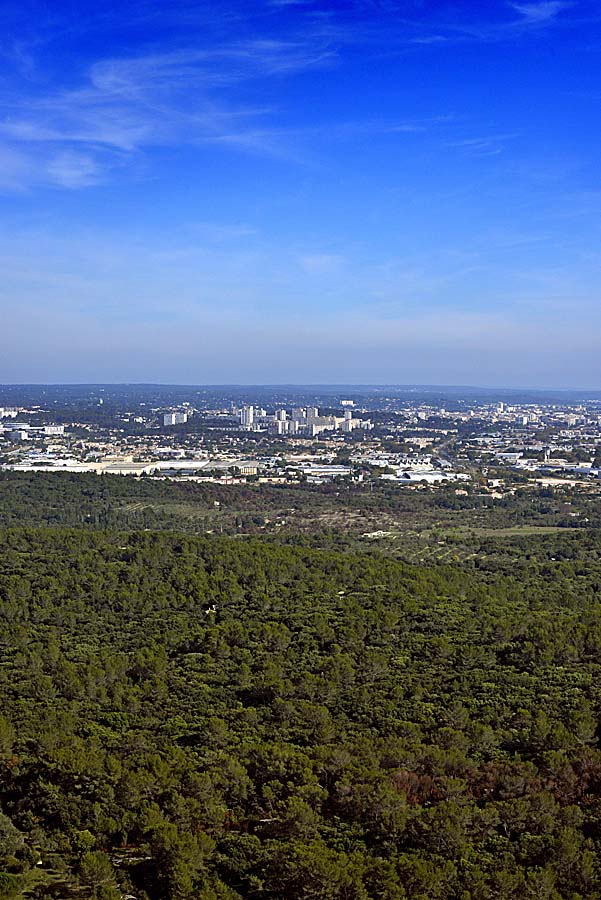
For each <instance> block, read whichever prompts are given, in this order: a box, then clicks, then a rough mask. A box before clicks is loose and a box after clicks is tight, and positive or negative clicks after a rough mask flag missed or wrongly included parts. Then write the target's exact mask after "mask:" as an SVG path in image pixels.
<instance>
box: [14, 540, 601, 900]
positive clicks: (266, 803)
mask: <svg viewBox="0 0 601 900" xmlns="http://www.w3.org/2000/svg"><path fill="white" fill-rule="evenodd" d="M587 540H588V546H587V553H586V555H580V557H579V558H572V559H571V560H570V558H569V557H570V553H564V554H563V558H562V559H552V558H549V559H548V560H547V561H545V562H544V563H536V564H533V565H527V564H524V565H521V566H520V568H519V570H518V571H517V572H516V574H515V576H514V575H512V574H511V573H510V570H507V567H505V568H506V570H505V571H503V572H495V571H493V570H492V569H491V568H489V569H485V568H483V569H481V570H479V571H478V570H473V571H469V570H468V569H466V568H464V569H460V568H453V567H449V566H446V567H442V566H433V567H431V568H424V567H419V568H418V567H412V566H409V565H406V564H403V563H400V562H398V561H395V560H392V559H390V558H385V557H384V556H379V555H377V554H373V553H372V554H369V555H368V554H362V553H354V552H349V551H344V552H335V551H325V550H317V549H308V548H303V547H293V546H283V545H276V544H272V545H269V544H266V543H264V542H259V541H257V540H256V539H242V538H226V537H224V538H217V537H205V538H200V537H194V536H185V535H175V534H168V533H127V534H118V533H108V532H103V531H99V530H87V531H82V530H63V529H59V528H56V529H31V530H27V529H14V530H5V531H4V532H2V533H1V535H0V598H1V604H0V648H1V650H2V655H1V657H0V662H1V665H0V698H1V706H2V714H3V715H2V719H1V720H0V806H1V809H2V814H1V815H0V853H1V855H2V868H3V872H4V874H0V896H5V897H8V896H11V895H13V896H17V895H19V894H20V893H21V892H22V891H27V892H29V896H37V897H45V896H55V897H57V898H59V897H67V896H69V895H70V892H71V893H73V896H75V895H78V896H82V895H83V896H89V895H93V896H97V897H101V898H104V900H113V898H117V897H119V896H122V895H123V894H124V893H125V894H131V895H133V896H134V897H136V898H144V897H145V896H148V897H149V898H151V900H155V898H156V900H159V898H180V900H188V898H190V900H192V898H207V900H209V898H232V900H233V898H244V900H247V898H248V900H250V898H256V900H280V898H288V897H289V898H292V900H294V898H299V900H301V898H302V900H309V898H315V900H318V898H326V900H327V898H336V900H350V898H353V900H355V898H356V900H369V898H382V900H384V898H386V900H402V898H415V900H418V898H453V900H472V898H473V900H485V898H518V900H521V898H524V900H526V898H549V900H553V898H571V900H577V898H585V897H587V898H594V897H599V896H600V894H601V870H600V867H599V861H598V860H599V851H600V850H601V752H600V750H599V747H598V738H599V716H600V705H601V683H600V680H599V676H600V674H601V607H600V605H599V591H600V588H601V563H600V561H599V544H598V542H596V540H595V538H594V536H590V535H589V537H588V539H587ZM518 556H519V554H518ZM574 556H575V555H574V554H572V557H574ZM508 571H509V574H508Z"/></svg>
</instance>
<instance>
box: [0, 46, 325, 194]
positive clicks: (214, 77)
mask: <svg viewBox="0 0 601 900" xmlns="http://www.w3.org/2000/svg"><path fill="white" fill-rule="evenodd" d="M333 60H334V54H333V53H332V52H331V51H330V50H328V49H327V48H325V47H323V46H317V45H316V44H314V43H311V42H306V43H303V42H300V41H292V40H291V41H280V40H254V41H250V42H237V43H234V44H231V45H229V46H223V47H213V48H210V49H206V50H189V49H187V50H186V49H184V50H182V49H178V50H169V51H165V52H155V53H150V54H146V55H138V56H135V57H123V58H111V59H104V60H100V61H98V62H96V63H94V64H93V65H92V66H91V67H90V68H89V70H88V72H87V73H86V75H85V77H84V78H83V79H82V82H81V84H80V85H79V86H78V87H76V88H68V89H63V90H48V91H47V92H37V93H36V92H35V91H34V90H32V89H31V86H30V85H25V86H24V87H23V90H22V93H21V94H16V95H14V96H11V97H10V98H8V99H5V100H4V102H3V103H0V109H1V110H2V111H3V115H2V118H0V141H2V142H3V144H4V151H3V152H4V153H5V155H6V156H7V157H8V156H10V158H11V159H12V161H13V162H12V164H11V166H10V167H9V170H10V174H9V176H8V177H4V178H1V177H0V184H2V185H3V186H4V187H10V186H12V185H13V184H14V185H17V184H19V183H20V184H21V186H23V187H26V186H31V185H32V184H40V183H45V182H46V183H51V184H55V185H58V186H61V187H72V188H75V187H83V186H86V185H89V184H93V183H95V182H96V181H97V180H99V179H101V178H102V177H103V174H104V173H106V172H107V171H110V170H111V169H113V168H115V167H119V166H122V165H123V163H124V161H125V158H126V157H128V156H129V157H130V158H135V154H136V153H137V152H138V151H142V150H144V149H146V148H149V147H153V146H155V147H156V146H161V145H169V144H194V143H197V144H200V143H221V144H227V145H230V146H234V147H240V148H242V149H246V150H250V151H253V152H265V153H284V152H285V147H284V143H285V142H284V141H283V140H282V138H283V137H284V134H283V129H282V127H281V126H279V127H278V126H277V124H275V123H274V119H275V118H276V115H277V112H278V111H277V110H273V109H270V108H268V107H265V106H264V105H262V104H261V105H259V106H255V105H253V104H252V102H250V101H249V100H248V99H247V98H245V99H244V100H243V99H241V98H240V97H239V94H238V91H237V88H238V86H240V85H241V84H243V83H244V84H245V85H248V83H249V82H250V83H252V82H253V81H265V80H273V79H276V78H281V77H284V76H288V75H291V74H294V73H296V72H299V71H303V70H307V69H309V68H313V67H316V66H324V65H329V64H331V63H332V62H333ZM19 174H20V177H21V181H20V182H19V177H18V176H19Z"/></svg>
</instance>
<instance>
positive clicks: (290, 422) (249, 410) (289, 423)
mask: <svg viewBox="0 0 601 900" xmlns="http://www.w3.org/2000/svg"><path fill="white" fill-rule="evenodd" d="M238 415H239V418H240V426H241V428H243V429H244V430H245V431H267V432H269V433H270V434H274V435H296V434H303V435H308V436H309V437H316V436H317V435H318V434H321V433H322V432H324V431H343V432H347V433H348V432H351V431H354V430H355V429H356V428H364V429H370V428H372V427H373V426H372V424H371V422H370V421H369V420H366V419H355V418H353V413H352V410H350V409H345V410H344V415H342V416H322V415H320V413H319V409H318V408H317V407H316V406H308V407H294V408H293V409H292V411H291V412H290V413H289V412H288V410H286V409H276V411H275V413H274V414H273V415H269V414H268V413H267V410H265V409H260V408H258V407H255V406H243V407H242V409H240V410H239V411H238Z"/></svg>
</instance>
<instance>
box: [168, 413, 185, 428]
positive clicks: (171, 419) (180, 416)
mask: <svg viewBox="0 0 601 900" xmlns="http://www.w3.org/2000/svg"><path fill="white" fill-rule="evenodd" d="M187 421H188V413H187V412H168V413H165V415H164V416H163V425H167V426H168V425H185V424H186V422H187Z"/></svg>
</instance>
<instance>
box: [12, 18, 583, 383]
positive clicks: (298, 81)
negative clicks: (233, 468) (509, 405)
mask: <svg viewBox="0 0 601 900" xmlns="http://www.w3.org/2000/svg"><path fill="white" fill-rule="evenodd" d="M0 106H1V110H0V205H1V210H2V215H1V216H0V238H1V242H0V263H1V267H2V268H1V271H2V277H1V278H0V338H1V341H0V346H1V350H0V381H3V382H31V381H42V382H43V381H74V382H85V381H94V382H98V381H117V382H118V381H155V382H179V383H182V382H185V383H226V382H239V383H277V382H282V383H290V382H300V383H308V382H320V383H321V382H336V383H342V382H352V383H378V382H381V383H422V384H424V383H437V384H441V383H448V384H479V385H498V386H537V387H543V386H550V387H590V388H600V387H601V352H600V345H601V339H600V332H601V328H600V322H601V314H600V313H601V310H600V307H601V303H600V285H601V278H600V275H601V240H600V238H601V215H600V214H601V183H600V174H599V172H600V159H599V157H600V155H601V150H600V148H601V7H600V5H599V3H598V2H587V0H540V2H496V0H491V2H488V3H486V4H485V3H475V2H468V0H464V2H445V0H439V2H427V0H406V2H402V0H338V2H336V3H334V2H329V0H327V2H324V0H321V2H312V0H253V2H250V0H247V2H244V3H243V2H240V0H237V2H235V0H217V2H210V3H206V2H190V3H188V2H178V0H174V2H171V3H166V2H152V0H129V2H127V3H119V4H118V3H115V2H113V0H105V2H103V0H99V2H98V0H96V2H94V3H91V2H90V3H86V2H85V0H83V2H81V0H80V2H77V3H75V2H72V3H67V2H64V0H52V2H45V3H42V2H39V0H22V2H19V3H18V4H17V3H14V4H13V3H11V2H10V0H9V2H5V3H4V4H3V5H2V9H1V11H0Z"/></svg>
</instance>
